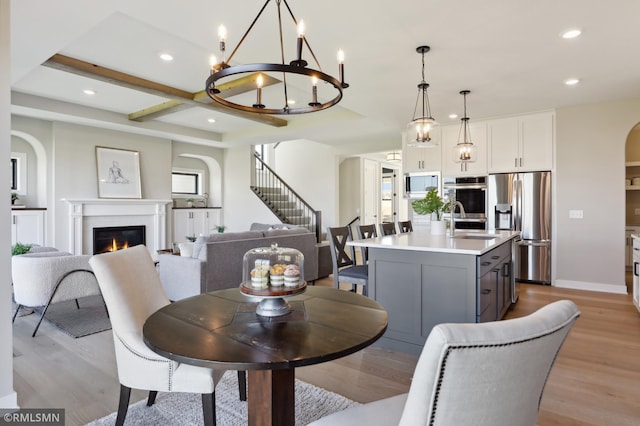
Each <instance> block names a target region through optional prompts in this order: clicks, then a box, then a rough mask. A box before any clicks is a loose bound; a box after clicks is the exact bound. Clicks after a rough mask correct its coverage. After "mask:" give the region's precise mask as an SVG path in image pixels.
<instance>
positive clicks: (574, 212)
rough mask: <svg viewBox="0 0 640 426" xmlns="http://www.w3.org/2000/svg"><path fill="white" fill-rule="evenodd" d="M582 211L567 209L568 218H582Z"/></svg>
mask: <svg viewBox="0 0 640 426" xmlns="http://www.w3.org/2000/svg"><path fill="white" fill-rule="evenodd" d="M583 217H584V212H583V211H582V210H569V219H582V218H583Z"/></svg>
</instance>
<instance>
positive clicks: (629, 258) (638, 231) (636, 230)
mask: <svg viewBox="0 0 640 426" xmlns="http://www.w3.org/2000/svg"><path fill="white" fill-rule="evenodd" d="M634 234H635V235H640V226H632V225H627V226H626V227H625V241H624V265H625V266H626V269H627V270H631V267H632V266H633V238H631V236H632V235H634Z"/></svg>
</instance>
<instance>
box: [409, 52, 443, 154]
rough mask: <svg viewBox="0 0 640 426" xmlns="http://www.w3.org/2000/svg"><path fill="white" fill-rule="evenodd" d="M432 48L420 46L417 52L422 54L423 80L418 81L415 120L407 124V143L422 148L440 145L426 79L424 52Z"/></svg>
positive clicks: (414, 110)
mask: <svg viewBox="0 0 640 426" xmlns="http://www.w3.org/2000/svg"><path fill="white" fill-rule="evenodd" d="M429 50H431V48H430V47H429V46H419V47H417V48H416V52H418V53H420V54H421V55H422V80H421V81H420V83H418V96H417V98H416V105H415V107H414V109H413V120H411V122H410V123H409V124H408V125H407V137H408V140H407V145H409V146H412V147H420V148H433V147H435V146H438V140H437V139H438V137H437V132H436V131H435V129H436V127H437V126H438V122H437V121H436V120H434V118H433V117H432V116H431V106H430V105H429V94H428V93H427V89H428V88H429V83H427V82H426V81H425V80H424V54H425V53H427V52H428V51H429ZM418 103H420V106H421V115H420V116H416V114H417V113H418Z"/></svg>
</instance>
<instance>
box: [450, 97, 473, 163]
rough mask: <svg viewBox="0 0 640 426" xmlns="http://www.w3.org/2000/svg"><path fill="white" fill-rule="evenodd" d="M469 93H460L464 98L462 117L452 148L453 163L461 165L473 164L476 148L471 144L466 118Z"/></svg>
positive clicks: (467, 118)
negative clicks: (456, 142)
mask: <svg viewBox="0 0 640 426" xmlns="http://www.w3.org/2000/svg"><path fill="white" fill-rule="evenodd" d="M469 93H471V91H470V90H462V91H460V94H461V95H462V96H463V97H464V117H462V118H461V119H460V131H459V132H458V144H457V145H456V146H454V147H453V161H455V162H456V163H462V164H466V163H473V162H475V161H476V147H475V146H474V145H473V143H472V142H471V130H470V129H469V117H467V95H468V94H469ZM461 167H462V165H461Z"/></svg>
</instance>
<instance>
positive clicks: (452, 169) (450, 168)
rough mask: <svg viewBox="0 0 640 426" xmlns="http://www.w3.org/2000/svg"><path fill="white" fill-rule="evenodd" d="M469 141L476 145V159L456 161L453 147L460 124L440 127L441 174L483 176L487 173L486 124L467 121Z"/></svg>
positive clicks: (456, 140) (446, 175)
mask: <svg viewBox="0 0 640 426" xmlns="http://www.w3.org/2000/svg"><path fill="white" fill-rule="evenodd" d="M469 132H470V133H471V138H470V139H471V142H472V143H473V144H474V145H475V147H476V161H474V162H473V163H456V162H455V161H454V155H453V154H454V153H453V149H454V147H455V146H456V145H457V144H458V137H459V136H460V124H458V125H451V126H443V127H442V176H443V177H457V176H485V175H486V174H487V124H486V123H485V122H479V123H469Z"/></svg>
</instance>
